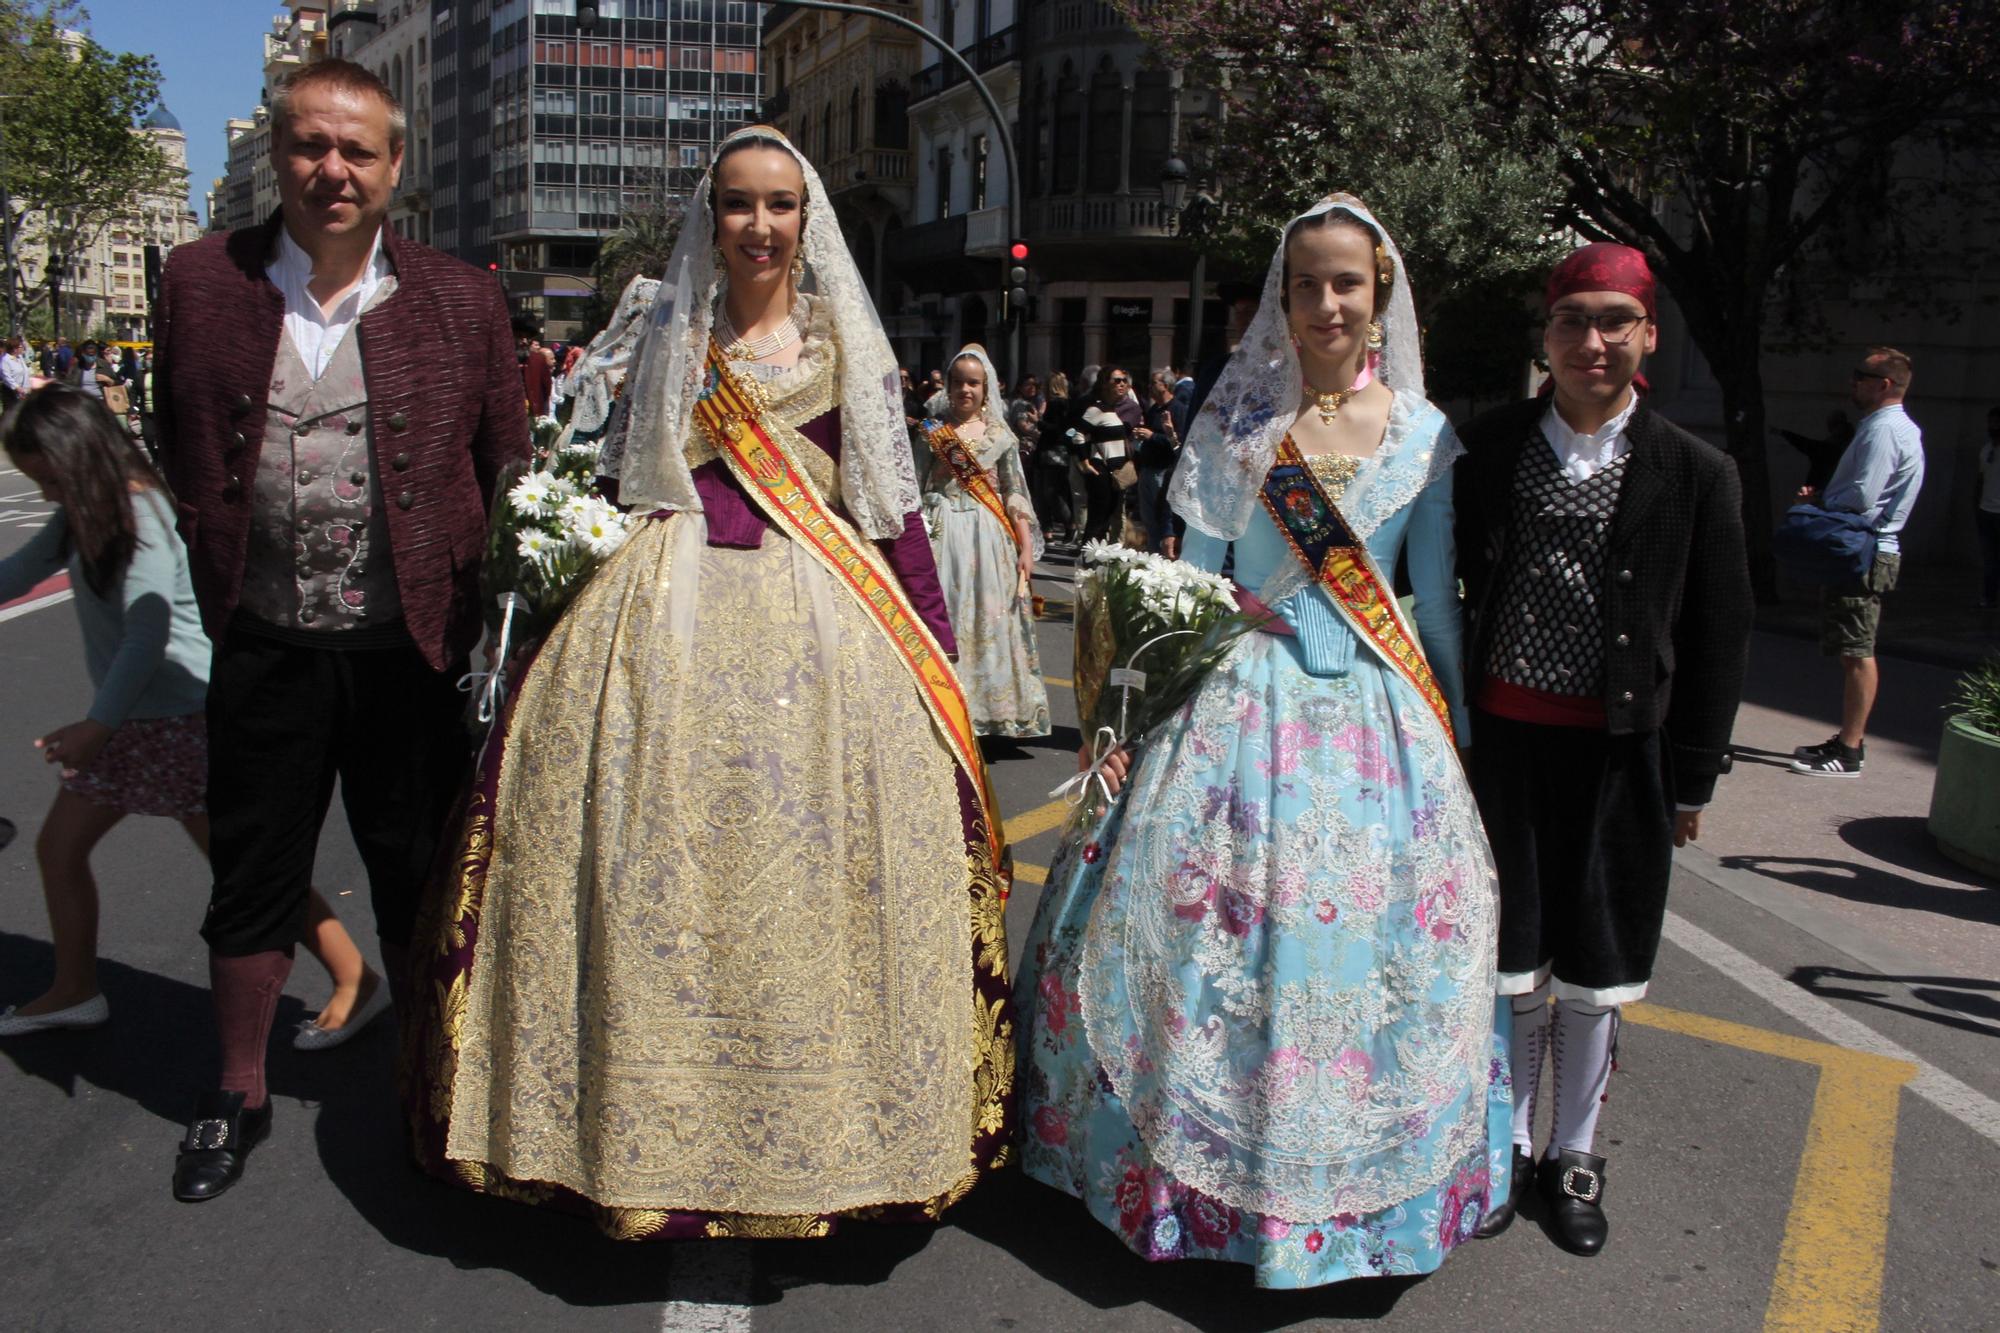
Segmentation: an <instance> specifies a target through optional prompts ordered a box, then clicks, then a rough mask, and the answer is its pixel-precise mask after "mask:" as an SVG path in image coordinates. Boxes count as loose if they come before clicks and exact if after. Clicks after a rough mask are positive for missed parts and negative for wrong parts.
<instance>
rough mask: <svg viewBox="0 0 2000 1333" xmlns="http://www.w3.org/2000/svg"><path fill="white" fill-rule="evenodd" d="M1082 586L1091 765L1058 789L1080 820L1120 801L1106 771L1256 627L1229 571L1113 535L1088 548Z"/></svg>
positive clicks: (1080, 623)
mask: <svg viewBox="0 0 2000 1333" xmlns="http://www.w3.org/2000/svg"><path fill="white" fill-rule="evenodd" d="M1082 563H1083V565H1084V570H1083V573H1082V576H1081V577H1080V578H1079V579H1078V582H1077V590H1076V667H1075V673H1074V674H1075V679H1076V707H1077V717H1078V719H1079V720H1080V721H1081V722H1082V723H1083V729H1084V736H1085V742H1086V744H1088V745H1089V746H1090V750H1091V757H1090V764H1089V766H1088V767H1087V768H1086V769H1085V770H1084V771H1083V772H1082V773H1080V774H1078V775H1077V776H1076V777H1075V778H1072V779H1071V780H1070V781H1069V782H1066V783H1064V784H1063V785H1062V786H1061V787H1059V788H1057V790H1056V794H1058V795H1061V796H1063V797H1066V798H1067V799H1069V800H1070V801H1071V802H1072V804H1073V805H1075V807H1076V810H1075V813H1073V814H1072V816H1071V820H1070V827H1071V829H1072V830H1074V829H1075V828H1076V827H1077V826H1079V825H1085V826H1087V825H1089V824H1094V823H1095V822H1096V820H1097V819H1098V818H1099V817H1100V816H1102V815H1103V813H1104V812H1105V811H1106V810H1107V809H1109V808H1110V805H1111V794H1110V791H1109V789H1108V787H1107V785H1106V783H1105V782H1104V781H1103V779H1102V778H1101V777H1100V776H1099V775H1098V773H1099V770H1100V769H1101V768H1102V767H1103V765H1104V763H1105V761H1106V760H1108V759H1109V758H1110V757H1111V756H1112V755H1113V754H1114V753H1116V752H1117V750H1118V749H1119V748H1120V747H1122V746H1134V747H1136V746H1137V745H1138V744H1139V743H1141V742H1142V741H1144V739H1145V738H1146V735H1147V733H1149V732H1150V731H1152V730H1153V728H1155V727H1157V726H1158V725H1159V724H1160V723H1162V722H1164V721H1166V720H1167V719H1168V718H1169V717H1171V716H1172V715H1173V714H1174V713H1176V712H1177V711H1179V709H1180V707H1181V705H1183V704H1185V703H1186V702H1187V701H1188V700H1189V699H1190V698H1192V697H1193V695H1194V692H1195V690H1196V689H1198V688H1199V687H1200V685H1201V683H1202V681H1203V680H1204V679H1206V678H1207V676H1208V673H1209V672H1211V671H1213V670H1214V669H1215V667H1216V665H1217V664H1218V663H1220V662H1221V661H1222V659H1223V657H1224V656H1225V655H1226V654H1227V653H1228V652H1229V650H1230V648H1231V647H1233V646H1234V645H1235V643H1236V641H1237V640H1238V639H1240V638H1242V637H1243V635H1244V634H1246V633H1248V632H1249V631H1250V630H1252V629H1254V628H1255V627H1256V622H1255V621H1252V620H1250V619H1249V618H1247V617H1245V616H1244V615H1242V614H1241V613H1239V611H1238V610H1237V605H1236V595H1235V591H1234V590H1233V589H1232V588H1231V586H1230V584H1229V581H1228V580H1227V579H1225V578H1223V577H1222V576H1221V575H1219V574H1211V573H1209V572H1207V571H1206V570H1202V569H1197V568H1196V567H1195V566H1193V565H1190V564H1187V563H1185V562H1183V561H1179V560H1168V559H1166V558H1164V557H1162V556H1157V555H1150V554H1148V553H1146V552H1144V551H1135V550H1132V549H1131V548H1129V547H1125V546H1114V545H1112V544H1111V543H1109V542H1090V543H1088V544H1086V545H1085V546H1084V548H1083V557H1082Z"/></svg>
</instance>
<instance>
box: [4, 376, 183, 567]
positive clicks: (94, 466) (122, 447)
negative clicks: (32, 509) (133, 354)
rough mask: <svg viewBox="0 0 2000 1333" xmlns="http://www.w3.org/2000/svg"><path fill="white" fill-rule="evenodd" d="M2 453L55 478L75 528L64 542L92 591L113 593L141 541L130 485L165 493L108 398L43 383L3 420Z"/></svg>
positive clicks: (67, 518) (66, 514) (65, 513)
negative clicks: (30, 461)
mask: <svg viewBox="0 0 2000 1333" xmlns="http://www.w3.org/2000/svg"><path fill="white" fill-rule="evenodd" d="M0 449H4V450H5V451H6V452H7V454H8V456H9V457H11V458H14V459H17V460H18V459H23V458H33V459H35V460H36V461H37V462H39V463H41V464H42V466H43V467H44V468H45V469H46V470H47V471H48V472H50V473H52V474H54V476H55V479H56V484H57V485H58V486H59V487H61V489H62V508H63V518H64V520H65V522H66V523H67V524H68V528H69V531H68V535H67V538H66V543H67V544H68V546H70V547H71V548H73V549H74V550H75V551H76V553H77V555H78V556H79V557H80V558H81V560H82V562H83V578H84V582H86V583H88V584H89V585H90V590H91V591H92V592H94V593H96V594H97V595H98V596H100V597H102V596H105V595H107V594H108V593H109V592H110V591H111V589H112V588H113V587H114V586H115V585H116V584H117V582H118V580H119V579H121V578H123V577H124V576H125V567H126V566H127V565H129V564H131V563H132V552H133V551H134V550H136V549H137V547H138V544H139V535H138V525H137V523H136V521H135V520H134V518H133V516H132V483H133V482H135V481H136V482H138V483H140V484H141V485H143V486H150V487H152V488H153V489H155V490H157V491H159V492H160V493H161V494H163V495H164V494H166V493H167V486H166V483H165V482H164V481H162V480H160V474H159V473H157V472H155V471H154V470H153V465H152V464H151V463H149V462H147V461H146V456H145V455H144V454H142V453H141V452H139V450H138V448H137V447H136V446H135V445H133V443H132V440H131V437H130V436H128V435H126V433H125V432H124V431H123V430H122V429H120V428H119V425H118V419H117V418H116V417H114V416H112V415H111V413H110V411H109V410H108V409H106V407H105V406H104V404H103V402H102V401H100V400H99V399H96V398H93V397H91V396H90V395H89V394H87V393H84V392H82V391H81V390H79V389H73V388H71V387H69V386H68V385H66V384H48V385H44V386H43V387H41V388H39V389H37V390H35V391H34V392H33V393H31V394H29V395H28V396H27V397H26V398H23V399H22V400H21V401H20V402H19V403H17V404H15V406H14V408H13V410H12V411H10V412H8V413H7V415H6V416H5V417H4V418H0ZM65 554H67V551H65Z"/></svg>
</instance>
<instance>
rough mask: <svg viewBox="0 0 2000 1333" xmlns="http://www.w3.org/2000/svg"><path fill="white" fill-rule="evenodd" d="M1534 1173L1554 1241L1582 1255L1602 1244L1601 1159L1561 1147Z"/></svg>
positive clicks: (1605, 1225)
mask: <svg viewBox="0 0 2000 1333" xmlns="http://www.w3.org/2000/svg"><path fill="white" fill-rule="evenodd" d="M1536 1174H1537V1175H1538V1176H1539V1177H1540V1179H1541V1182H1542V1197H1543V1198H1544V1199H1546V1200H1547V1201H1548V1205H1549V1216H1548V1231H1549V1236H1550V1238H1551V1239H1553V1240H1554V1241H1555V1243H1556V1244H1558V1245H1560V1246H1562V1247H1563V1248H1564V1249H1565V1250H1568V1251H1569V1252H1570V1253H1571V1254H1580V1255H1583V1256H1584V1257H1585V1258H1589V1257H1590V1256H1591V1255H1594V1254H1596V1253H1597V1252H1598V1251H1599V1250H1601V1249H1603V1248H1604V1239H1605V1237H1606V1236H1607V1235H1608V1234H1610V1231H1611V1224H1610V1223H1608V1222H1606V1221H1605V1220H1604V1159H1603V1158H1602V1157H1596V1156H1593V1155H1592V1154H1590V1153H1587V1152H1571V1151H1569V1150H1568V1149H1564V1150H1563V1151H1562V1152H1559V1153H1557V1154H1556V1155H1555V1158H1554V1159H1553V1160H1551V1161H1546V1162H1543V1163H1542V1164H1541V1166H1540V1167H1539V1168H1538V1169H1537V1172H1536Z"/></svg>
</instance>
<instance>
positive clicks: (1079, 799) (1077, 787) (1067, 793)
mask: <svg viewBox="0 0 2000 1333" xmlns="http://www.w3.org/2000/svg"><path fill="white" fill-rule="evenodd" d="M1120 744H1122V742H1120V741H1119V739H1118V733H1117V732H1115V731H1113V730H1112V729H1111V728H1109V727H1099V728H1098V729H1097V739H1096V742H1095V743H1094V744H1093V745H1092V746H1091V749H1090V766H1089V767H1088V768H1085V769H1084V770H1083V772H1081V773H1079V774H1077V775H1076V776H1075V777H1073V778H1071V779H1069V781H1067V782H1064V783H1063V784H1062V785H1060V786H1058V787H1057V788H1056V789H1055V790H1053V791H1051V792H1050V793H1049V796H1050V797H1051V798H1052V799H1054V800H1059V801H1068V802H1069V803H1070V804H1071V805H1082V804H1083V801H1084V797H1085V796H1087V795H1088V794H1089V791H1090V783H1091V780H1092V779H1095V780H1096V782H1097V789H1098V790H1099V791H1101V792H1103V793H1104V800H1105V803H1106V804H1107V805H1108V804H1109V803H1110V802H1111V799H1112V796H1111V784H1110V783H1108V782H1106V781H1105V780H1104V772H1103V769H1104V766H1105V765H1106V764H1107V763H1109V762H1111V756H1112V755H1114V754H1117V753H1118V747H1119V745H1120Z"/></svg>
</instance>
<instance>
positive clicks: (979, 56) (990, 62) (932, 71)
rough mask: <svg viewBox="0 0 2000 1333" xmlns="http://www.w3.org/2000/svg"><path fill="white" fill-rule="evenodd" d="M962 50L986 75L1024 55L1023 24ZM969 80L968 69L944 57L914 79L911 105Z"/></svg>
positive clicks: (923, 69)
mask: <svg viewBox="0 0 2000 1333" xmlns="http://www.w3.org/2000/svg"><path fill="white" fill-rule="evenodd" d="M958 53H959V54H960V55H962V56H964V57H965V59H966V61H967V62H968V63H969V64H970V65H971V66H972V68H973V69H975V70H977V71H978V72H979V73H981V74H984V73H986V72H987V71H988V70H990V69H995V68H997V67H999V66H1001V65H1004V64H1006V63H1007V62H1008V61H1010V60H1019V59H1020V58H1021V26H1020V25H1019V24H1018V23H1012V24H1009V25H1008V26H1006V27H1004V28H1002V29H1001V30H1000V31H998V32H996V33H993V34H991V35H990V36H987V37H985V38H982V39H981V40H979V41H976V42H974V43H973V44H972V45H970V46H962V47H960V48H959V49H958ZM964 82H965V71H964V70H962V69H960V68H959V67H958V66H957V65H956V64H953V63H950V62H948V61H945V60H942V59H940V60H939V61H938V62H937V63H936V64H935V65H926V66H925V67H924V68H922V69H920V70H918V71H917V73H916V76H915V77H914V78H912V79H911V80H910V105H911V106H915V105H916V104H917V103H919V102H921V101H923V100H924V99H926V98H930V97H936V96H937V95H938V94H939V93H941V92H943V91H944V90H945V89H947V88H953V87H956V86H957V85H959V84H961V83H964Z"/></svg>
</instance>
